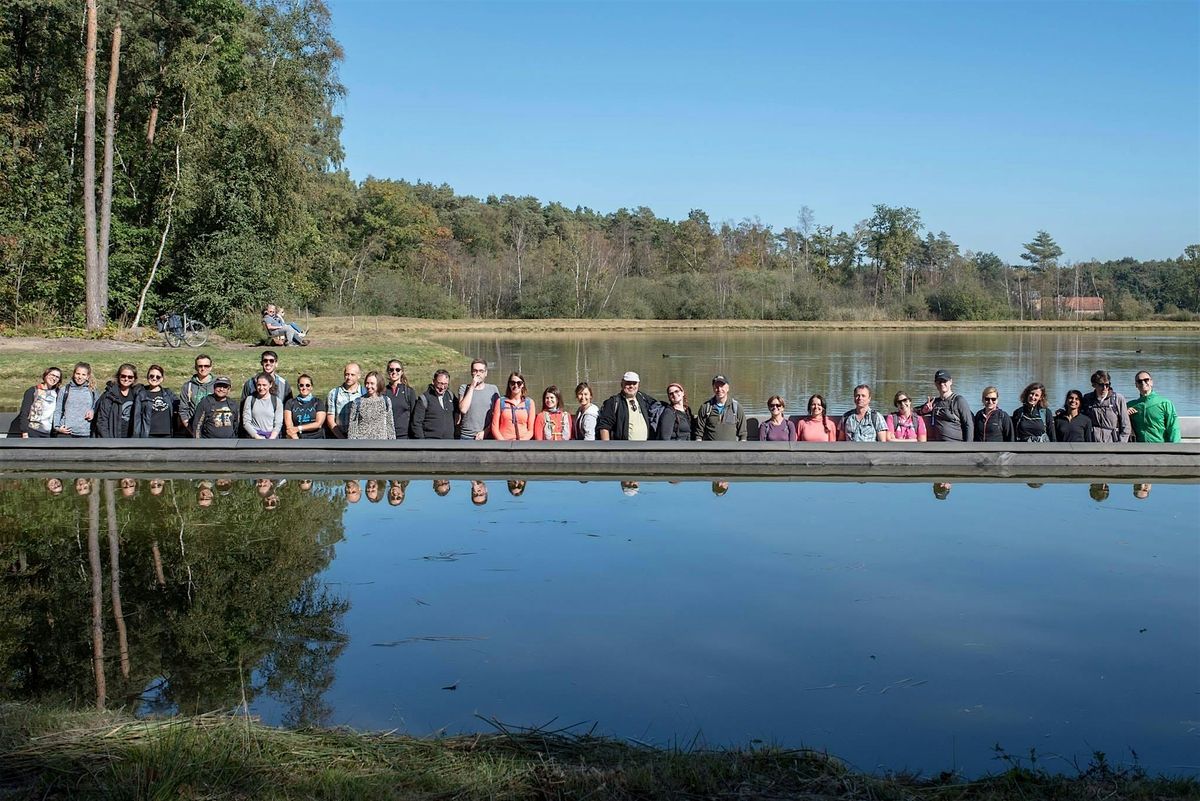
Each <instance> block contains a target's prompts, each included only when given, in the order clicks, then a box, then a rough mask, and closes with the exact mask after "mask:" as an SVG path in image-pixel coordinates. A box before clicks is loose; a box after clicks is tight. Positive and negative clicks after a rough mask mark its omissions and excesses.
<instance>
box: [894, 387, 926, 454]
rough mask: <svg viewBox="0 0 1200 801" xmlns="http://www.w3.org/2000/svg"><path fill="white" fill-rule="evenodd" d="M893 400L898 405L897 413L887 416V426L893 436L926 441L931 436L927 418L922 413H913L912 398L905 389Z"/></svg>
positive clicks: (913, 440)
mask: <svg viewBox="0 0 1200 801" xmlns="http://www.w3.org/2000/svg"><path fill="white" fill-rule="evenodd" d="M892 402H893V403H894V404H895V406H896V413H895V414H889V415H888V416H887V428H888V433H889V434H891V435H892V436H891V438H892V439H901V440H908V441H910V442H925V441H926V440H927V439H928V438H929V435H928V432H926V430H925V420H924V418H922V417H921V415H919V414H913V407H912V399H911V398H909V397H908V395H907V394H906V393H905V392H904V391H900V392H897V393H896V397H895V399H893V401H892Z"/></svg>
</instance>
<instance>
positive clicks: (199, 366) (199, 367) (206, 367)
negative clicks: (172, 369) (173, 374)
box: [196, 364, 212, 370]
mask: <svg viewBox="0 0 1200 801" xmlns="http://www.w3.org/2000/svg"><path fill="white" fill-rule="evenodd" d="M196 369H197V370H211V369H212V364H197V365H196Z"/></svg>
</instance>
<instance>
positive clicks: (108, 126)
mask: <svg viewBox="0 0 1200 801" xmlns="http://www.w3.org/2000/svg"><path fill="white" fill-rule="evenodd" d="M114 20H115V21H114V22H113V32H112V52H111V54H110V55H109V60H108V91H107V92H106V94H105V98H104V172H103V174H102V176H101V180H100V185H101V189H100V193H101V197H100V244H99V246H98V247H97V249H96V265H97V269H96V274H97V276H98V278H97V281H98V283H99V289H100V309H101V311H102V312H103V314H104V316H106V317H107V316H108V235H109V231H110V229H111V228H112V185H113V146H114V142H113V138H114V136H115V135H116V127H117V116H116V109H117V79H118V78H119V77H120V74H121V6H120V5H119V4H118V5H117V8H116V14H115V17H114Z"/></svg>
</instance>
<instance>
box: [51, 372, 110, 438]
mask: <svg viewBox="0 0 1200 801" xmlns="http://www.w3.org/2000/svg"><path fill="white" fill-rule="evenodd" d="M98 400H100V394H99V393H98V392H96V385H95V382H94V381H93V380H92V366H91V365H90V364H88V363H87V362H80V363H79V364H77V365H75V369H74V370H73V371H72V373H71V383H69V384H67V385H66V386H64V387H63V388H62V390H61V391H60V392H59V393H58V399H57V400H56V401H55V402H54V436H56V437H90V436H91V435H92V418H93V417H95V416H96V402H97V401H98Z"/></svg>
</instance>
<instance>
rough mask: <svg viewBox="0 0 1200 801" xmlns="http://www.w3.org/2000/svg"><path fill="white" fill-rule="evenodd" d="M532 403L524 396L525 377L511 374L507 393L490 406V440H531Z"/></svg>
mask: <svg viewBox="0 0 1200 801" xmlns="http://www.w3.org/2000/svg"><path fill="white" fill-rule="evenodd" d="M533 417H534V411H533V401H531V400H529V398H528V397H526V395H525V376H523V375H521V374H520V373H512V374H511V375H509V377H508V391H507V392H506V393H505V395H504V397H503V398H496V401H495V403H494V404H493V406H492V439H505V440H510V441H512V440H519V439H533Z"/></svg>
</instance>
